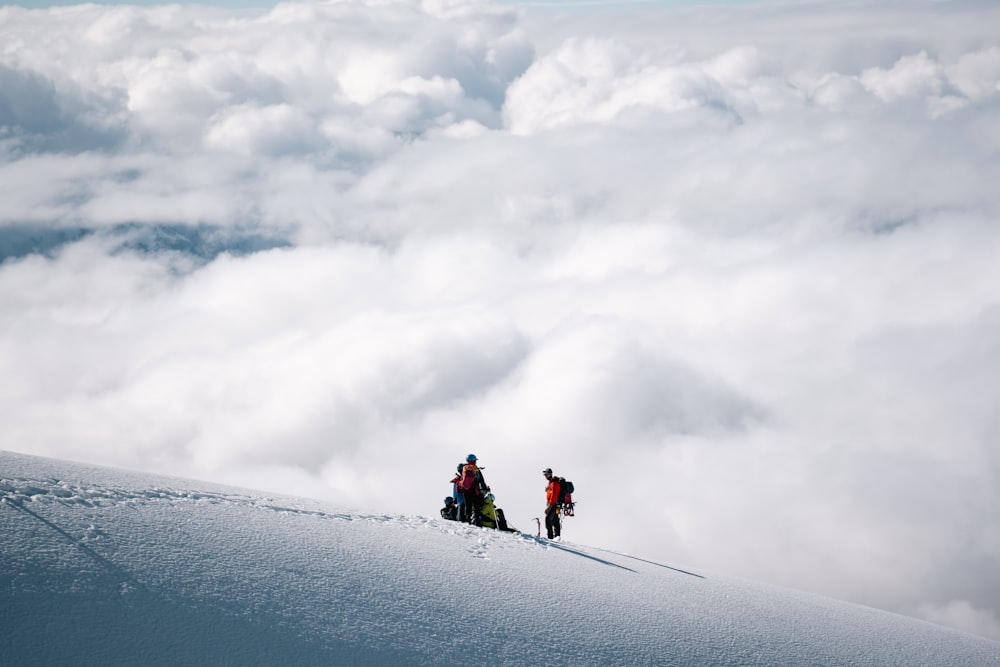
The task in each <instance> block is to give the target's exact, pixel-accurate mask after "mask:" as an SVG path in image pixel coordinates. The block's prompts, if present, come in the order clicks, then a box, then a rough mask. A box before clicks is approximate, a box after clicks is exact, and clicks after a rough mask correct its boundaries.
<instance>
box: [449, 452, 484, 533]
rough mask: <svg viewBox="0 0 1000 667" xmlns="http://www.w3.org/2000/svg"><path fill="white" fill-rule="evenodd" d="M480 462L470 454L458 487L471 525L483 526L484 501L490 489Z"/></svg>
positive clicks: (466, 459) (466, 458)
mask: <svg viewBox="0 0 1000 667" xmlns="http://www.w3.org/2000/svg"><path fill="white" fill-rule="evenodd" d="M478 460H479V459H477V458H476V455H475V454H469V455H468V456H466V457H465V467H463V468H462V474H461V475H460V476H459V479H458V483H457V486H458V491H459V493H461V494H462V498H463V500H464V503H463V505H464V509H465V511H466V512H467V515H466V516H467V517H468V521H469V523H472V524H474V525H476V526H482V525H483V501H484V500H485V496H486V494H487V493H489V491H490V487H488V486H487V485H486V480H485V479H484V478H483V471H482V469H480V467H479V466H478V465H476V462H477V461H478Z"/></svg>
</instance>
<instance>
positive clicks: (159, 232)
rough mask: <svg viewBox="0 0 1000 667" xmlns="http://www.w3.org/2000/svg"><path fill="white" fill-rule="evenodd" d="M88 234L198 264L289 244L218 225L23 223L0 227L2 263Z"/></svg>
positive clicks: (124, 248) (115, 246) (48, 251)
mask: <svg viewBox="0 0 1000 667" xmlns="http://www.w3.org/2000/svg"><path fill="white" fill-rule="evenodd" d="M90 237H97V238H100V239H103V240H106V241H108V242H110V244H111V252H112V254H118V253H123V252H137V253H141V254H149V255H156V254H161V253H179V254H182V255H185V256H188V257H191V258H193V259H195V260H198V262H199V263H205V262H210V261H212V260H213V259H215V258H216V257H218V256H219V255H221V254H223V253H228V254H230V255H234V256H245V255H252V254H253V253H256V252H262V251H265V250H272V249H274V248H287V247H290V246H291V245H292V243H291V242H290V241H289V240H288V239H285V238H283V237H281V236H278V235H274V234H267V233H262V232H259V231H255V230H247V229H228V228H224V227H219V226H216V225H183V224H174V225H170V224H156V225H149V224H142V223H124V224H119V225H114V226H113V227H110V228H107V229H93V228H89V227H67V228H54V227H46V226H41V225H27V224H24V225H10V226H6V227H0V263H2V262H5V261H7V260H9V259H20V258H23V257H27V256H29V255H44V256H46V257H52V256H54V255H55V254H57V253H58V252H59V251H60V250H61V249H62V248H63V247H65V246H67V245H70V244H72V243H76V242H78V241H81V240H83V239H85V238H90Z"/></svg>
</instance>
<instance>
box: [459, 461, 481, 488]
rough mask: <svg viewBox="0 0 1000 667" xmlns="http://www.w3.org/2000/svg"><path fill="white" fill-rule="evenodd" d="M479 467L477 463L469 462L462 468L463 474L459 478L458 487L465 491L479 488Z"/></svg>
mask: <svg viewBox="0 0 1000 667" xmlns="http://www.w3.org/2000/svg"><path fill="white" fill-rule="evenodd" d="M477 477H481V476H480V475H479V468H477V467H476V464H475V463H469V464H467V465H466V466H465V468H463V469H462V476H461V478H459V480H458V488H460V489H461V490H462V491H463V492H468V491H472V490H473V489H478V484H477V482H478V480H477V479H476V478H477Z"/></svg>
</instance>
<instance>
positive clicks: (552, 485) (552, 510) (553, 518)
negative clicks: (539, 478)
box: [542, 468, 562, 540]
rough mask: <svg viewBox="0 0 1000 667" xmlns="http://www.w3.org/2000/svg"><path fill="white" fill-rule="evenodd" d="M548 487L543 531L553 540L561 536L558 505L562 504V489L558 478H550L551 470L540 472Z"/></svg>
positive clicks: (546, 488) (546, 489)
mask: <svg viewBox="0 0 1000 667" xmlns="http://www.w3.org/2000/svg"><path fill="white" fill-rule="evenodd" d="M542 474H543V475H545V479H547V480H548V481H549V485H548V486H546V487H545V531H546V532H547V533H548V536H549V539H550V540H554V539H555V538H557V537H559V536H560V535H561V534H562V523H561V522H560V520H559V505H560V504H561V503H562V487H561V486H560V484H559V478H558V477H553V476H552V468H546V469H545V470H543V471H542Z"/></svg>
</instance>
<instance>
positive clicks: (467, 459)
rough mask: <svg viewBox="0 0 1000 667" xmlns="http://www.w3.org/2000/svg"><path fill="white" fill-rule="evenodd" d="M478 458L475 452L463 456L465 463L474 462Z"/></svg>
mask: <svg viewBox="0 0 1000 667" xmlns="http://www.w3.org/2000/svg"><path fill="white" fill-rule="evenodd" d="M478 460H479V459H477V458H476V455H475V454H469V455H468V456H466V457H465V462H466V463H475V462H476V461H478Z"/></svg>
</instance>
